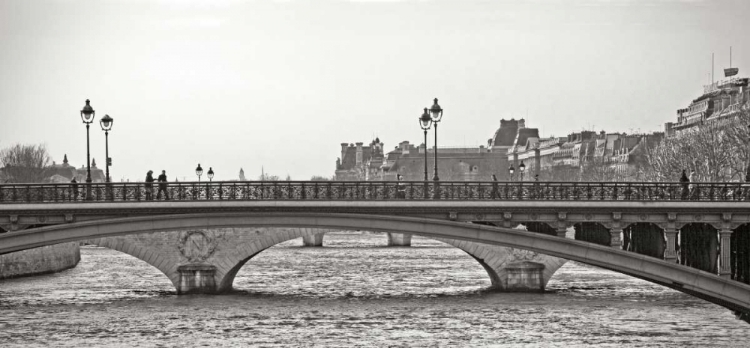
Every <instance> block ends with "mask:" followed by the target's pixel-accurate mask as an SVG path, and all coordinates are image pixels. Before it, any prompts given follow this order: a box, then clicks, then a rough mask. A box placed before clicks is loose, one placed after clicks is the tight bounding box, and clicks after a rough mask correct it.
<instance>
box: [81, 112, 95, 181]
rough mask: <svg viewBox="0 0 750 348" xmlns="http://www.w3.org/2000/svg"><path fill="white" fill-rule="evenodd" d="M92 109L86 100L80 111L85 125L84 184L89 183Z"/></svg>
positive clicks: (93, 113)
mask: <svg viewBox="0 0 750 348" xmlns="http://www.w3.org/2000/svg"><path fill="white" fill-rule="evenodd" d="M94 115H95V112H94V108H92V107H91V101H90V100H88V99H86V105H84V106H83V109H81V120H83V123H85V124H86V183H89V184H90V183H91V152H90V151H89V125H90V124H91V122H93V121H94Z"/></svg>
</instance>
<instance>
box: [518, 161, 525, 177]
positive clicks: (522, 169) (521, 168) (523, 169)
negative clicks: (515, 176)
mask: <svg viewBox="0 0 750 348" xmlns="http://www.w3.org/2000/svg"><path fill="white" fill-rule="evenodd" d="M518 169H520V170H521V182H523V173H524V172H525V171H526V165H524V164H523V161H521V165H520V166H518Z"/></svg>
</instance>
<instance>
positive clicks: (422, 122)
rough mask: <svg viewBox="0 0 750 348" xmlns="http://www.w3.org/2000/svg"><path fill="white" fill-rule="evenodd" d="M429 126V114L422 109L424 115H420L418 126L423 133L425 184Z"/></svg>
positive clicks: (425, 178)
mask: <svg viewBox="0 0 750 348" xmlns="http://www.w3.org/2000/svg"><path fill="white" fill-rule="evenodd" d="M431 125H432V118H430V113H429V112H427V108H424V113H422V116H421V117H420V118H419V126H420V127H422V130H423V131H424V181H425V182H427V180H428V179H427V131H428V130H430V126H431ZM436 126H437V124H436ZM436 165H437V164H436ZM435 173H436V175H437V171H435Z"/></svg>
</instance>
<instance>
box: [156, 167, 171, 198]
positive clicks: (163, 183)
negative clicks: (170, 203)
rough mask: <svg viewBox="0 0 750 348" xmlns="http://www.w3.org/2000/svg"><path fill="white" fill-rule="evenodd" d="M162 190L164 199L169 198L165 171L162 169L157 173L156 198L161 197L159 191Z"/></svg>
mask: <svg viewBox="0 0 750 348" xmlns="http://www.w3.org/2000/svg"><path fill="white" fill-rule="evenodd" d="M162 192H164V199H165V200H169V194H167V171H165V170H162V171H161V174H159V192H157V193H156V199H160V198H161V193H162Z"/></svg>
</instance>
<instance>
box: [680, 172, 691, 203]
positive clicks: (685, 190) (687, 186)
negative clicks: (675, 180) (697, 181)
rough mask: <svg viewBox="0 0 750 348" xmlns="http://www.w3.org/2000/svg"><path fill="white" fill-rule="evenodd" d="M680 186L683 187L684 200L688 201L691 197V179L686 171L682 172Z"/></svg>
mask: <svg viewBox="0 0 750 348" xmlns="http://www.w3.org/2000/svg"><path fill="white" fill-rule="evenodd" d="M680 185H682V200H687V199H688V197H689V195H690V179H688V177H687V174H685V169H683V170H682V176H681V177H680Z"/></svg>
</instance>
